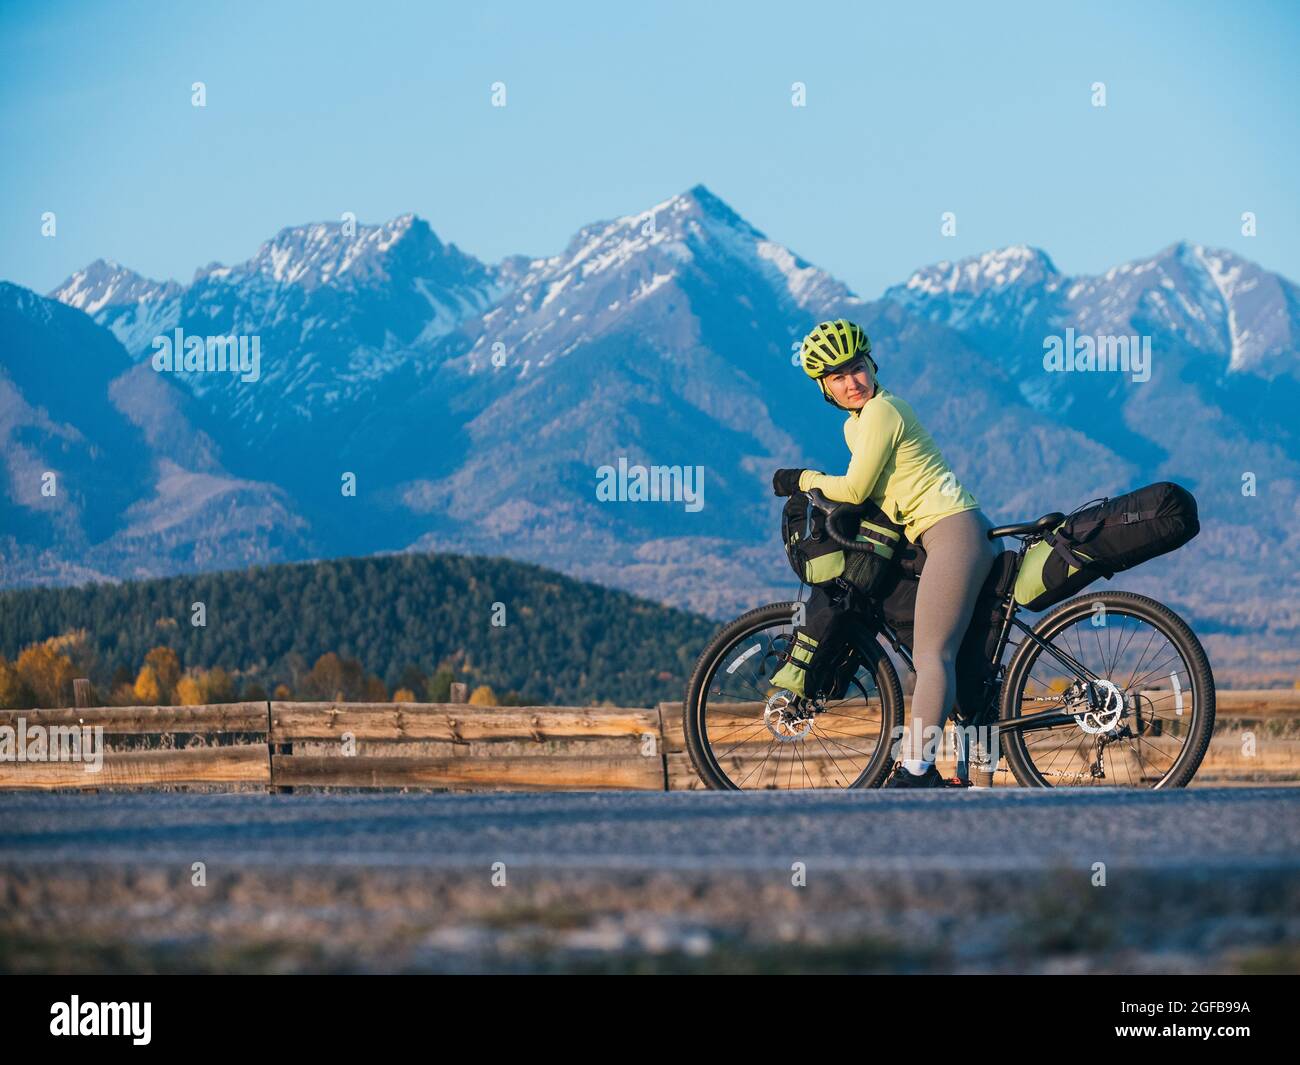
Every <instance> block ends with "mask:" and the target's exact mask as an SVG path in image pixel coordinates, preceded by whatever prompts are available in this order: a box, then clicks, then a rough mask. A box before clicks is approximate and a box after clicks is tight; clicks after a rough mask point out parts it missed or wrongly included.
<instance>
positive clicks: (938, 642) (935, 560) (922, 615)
mask: <svg viewBox="0 0 1300 1065" xmlns="http://www.w3.org/2000/svg"><path fill="white" fill-rule="evenodd" d="M992 527H993V525H992V523H991V522H990V521H989V520H988V518H986V517H985V516H984V512H983V511H981V510H964V511H962V512H961V513H960V514H950V515H949V516H948V517H946V518H941V519H940V520H939V521H937V522H935V523H934V524H933V525H931V526H930V528H928V529H926V530H925V532H923V533H922V534H921V538H920V544H921V546H922V547H923V548H924V549H925V567H924V568H923V569H922V570H921V580H920V584H919V585H918V587H917V590H916V632H915V637H914V639H913V644H914V646H913V648H912V661H913V664H914V665H915V666H916V690H915V691H914V692H913V693H912V709H911V714H910V716H908V717H905V720H904V724H905V725H907V726H909V728H908V733H907V734H905V735H904V738H903V740H902V741H901V742H900V744H899V747H898V755H897V757H899V758H901V759H908V758H916V759H924V760H926V761H931V762H932V761H934V760H935V757H934V754H935V742H934V741H935V739H936V738H937V736H938V733H937V732H936V733H934V734H932V735H927V733H926V729H928V728H932V727H935V726H938V727H942V726H943V724H944V722H945V721H947V719H948V711H949V710H950V709H951V708H952V705H953V701H954V699H955V698H956V695H957V669H956V665H957V648H958V647H960V646H961V641H962V637H963V636H965V634H966V627H967V626H968V625H969V624H970V619H971V615H972V613H974V610H975V599H976V597H977V596H978V595H979V591H980V588H981V587H982V586H983V584H984V579H985V578H986V577H987V576H988V574H989V570H990V569H992V568H993V560H994V559H995V558H996V557H997V550H996V548H995V546H994V544H992V543H991V542H990V541H989V539H988V536H987V535H986V534H987V532H988V530H989V529H991V528H992ZM927 741H928V742H927ZM923 745H924V749H923Z"/></svg>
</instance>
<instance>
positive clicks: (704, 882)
mask: <svg viewBox="0 0 1300 1065" xmlns="http://www.w3.org/2000/svg"><path fill="white" fill-rule="evenodd" d="M196 863H197V864H196ZM199 868H201V869H202V875H201V876H198V875H196V873H195V870H196V869H199ZM0 971H3V972H24V973H25V972H50V971H56V972H122V971H147V972H228V971H239V972H293V971H310V972H322V971H324V972H353V971H363V972H418V971H441V972H447V971H450V972H499V971H525V972H536V971H565V972H574V971H580V972H628V971H635V972H647V971H648V972H682V971H701V972H714V971H732V972H933V971H944V972H952V971H956V972H999V971H1000V972H1045V973H1050V972H1134V971H1137V972H1150V973H1153V974H1155V973H1175V972H1290V973H1293V972H1296V971H1300V789H1295V790H1293V789H1287V788H1240V787H1233V788H1223V789H1216V788H1200V789H1190V790H1178V791H1171V792H1151V791H1120V790H1102V789H1096V790H1090V789H1055V790H1028V789H1014V790H1013V789H1007V790H1003V791H998V790H996V789H995V790H987V791H983V790H982V791H962V792H955V791H925V792H913V793H905V794H904V793H892V792H885V791H881V790H870V791H862V792H829V791H827V792H817V791H812V792H788V793H780V792H767V793H726V792H683V793H673V794H662V793H639V792H638V793H631V792H588V793H563V794H554V793H552V794H534V793H528V794H522V793H521V794H439V793H420V794H408V795H399V794H362V795H356V794H348V795H340V794H330V795H322V794H297V795H265V794H254V793H247V794H203V795H199V794H182V793H170V794H158V793H118V794H107V793H106V794H97V795H75V794H53V795H41V794H11V795H6V796H3V797H0Z"/></svg>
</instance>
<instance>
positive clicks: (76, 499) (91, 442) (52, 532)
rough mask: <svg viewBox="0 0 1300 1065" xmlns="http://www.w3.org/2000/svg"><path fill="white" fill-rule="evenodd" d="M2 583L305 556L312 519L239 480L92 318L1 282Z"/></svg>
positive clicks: (193, 419) (187, 400)
mask: <svg viewBox="0 0 1300 1065" xmlns="http://www.w3.org/2000/svg"><path fill="white" fill-rule="evenodd" d="M0 337H3V341H4V344H3V350H4V362H3V364H2V365H0V443H2V444H3V455H4V467H5V473H6V477H5V478H4V480H3V483H2V484H0V512H2V513H3V515H4V520H3V524H2V526H0V575H2V576H0V579H2V580H3V583H4V584H5V585H17V584H43V583H44V584H49V583H71V582H80V581H84V580H91V579H98V580H103V579H111V578H121V577H133V576H161V575H164V574H169V573H176V572H186V571H194V570H202V569H215V568H229V567H238V566H245V565H249V564H250V563H258V562H272V561H279V560H282V559H286V558H291V557H301V556H302V554H303V553H304V551H305V550H306V549H307V542H306V539H305V538H304V535H303V533H304V531H305V522H304V521H303V520H302V519H301V518H300V517H298V516H297V515H296V514H295V513H294V512H293V510H292V505H291V503H290V501H289V499H288V496H287V493H286V492H285V491H284V490H283V489H281V488H279V487H277V486H276V485H274V484H271V483H269V481H257V480H251V479H246V478H241V477H236V476H232V475H231V474H230V473H229V472H228V471H227V470H226V469H225V468H224V467H223V466H222V463H221V459H220V447H219V445H218V444H217V443H216V442H215V441H214V440H213V439H212V437H211V436H210V435H209V434H208V433H207V432H206V431H205V430H204V429H203V428H201V427H200V423H201V421H202V418H201V416H196V415H198V414H199V412H197V411H196V409H195V407H196V404H195V403H194V401H193V399H192V398H191V397H189V396H188V395H187V394H186V392H185V391H184V390H183V389H181V388H179V387H178V386H177V385H175V384H174V383H173V382H171V381H169V380H167V379H166V378H164V377H160V376H159V375H157V374H155V373H153V372H152V370H150V369H149V368H148V367H145V366H132V364H131V360H130V359H129V357H128V356H127V354H126V352H125V351H124V350H123V349H122V347H121V345H120V344H119V343H118V342H117V340H116V339H115V338H114V337H113V336H112V335H111V334H110V333H109V332H108V331H107V330H106V329H104V328H102V327H101V326H98V325H96V324H95V323H94V322H93V321H91V319H90V318H88V317H86V315H84V314H82V313H80V312H79V311H77V310H74V309H72V308H69V307H65V306H63V305H62V304H60V303H57V302H55V301H53V300H49V299H45V298H43V297H41V296H38V295H37V294H36V293H34V292H30V291H28V290H26V289H23V288H19V287H18V286H17V285H11V284H8V283H6V282H0Z"/></svg>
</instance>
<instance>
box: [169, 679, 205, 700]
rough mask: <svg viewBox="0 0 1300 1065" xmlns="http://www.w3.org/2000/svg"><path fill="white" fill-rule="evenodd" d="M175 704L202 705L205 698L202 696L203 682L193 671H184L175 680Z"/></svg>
mask: <svg viewBox="0 0 1300 1065" xmlns="http://www.w3.org/2000/svg"><path fill="white" fill-rule="evenodd" d="M175 699H176V705H177V706H202V705H203V704H204V703H205V702H207V700H206V699H205V698H204V697H203V682H202V681H201V680H200V679H199V678H198V677H196V676H195V675H194V674H193V673H186V674H185V675H184V676H182V677H181V679H180V680H178V681H177V682H176V694H175Z"/></svg>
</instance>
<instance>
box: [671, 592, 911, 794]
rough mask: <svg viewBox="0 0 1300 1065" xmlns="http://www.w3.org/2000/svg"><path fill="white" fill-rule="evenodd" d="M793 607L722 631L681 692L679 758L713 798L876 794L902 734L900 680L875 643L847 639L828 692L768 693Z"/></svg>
mask: <svg viewBox="0 0 1300 1065" xmlns="http://www.w3.org/2000/svg"><path fill="white" fill-rule="evenodd" d="M801 605H802V604H799V603H772V604H770V605H768V606H764V607H758V608H757V609H755V610H751V611H749V613H747V614H743V615H742V616H741V617H739V618H737V619H736V620H735V621H733V622H731V623H730V624H728V625H726V626H725V627H724V628H723V629H721V630H720V631H719V632H718V634H717V635H716V636H715V637H714V638H713V640H712V642H711V643H710V644H709V646H708V647H706V648H705V650H704V653H703V654H701V655H700V658H699V661H698V663H697V664H696V667H695V671H694V673H693V674H692V676H691V679H690V682H689V683H688V684H687V687H686V697H685V699H684V701H683V706H682V710H683V724H684V727H685V732H686V749H687V751H689V753H690V756H691V761H692V763H693V764H694V766H695V770H696V772H697V773H698V774H699V776H700V779H701V780H702V781H703V782H704V783H705V784H706V785H707V786H708V787H710V788H715V789H719V790H737V791H740V790H754V789H762V790H773V789H799V788H863V787H876V786H878V785H879V784H880V782H881V781H882V780H883V779H884V777H885V775H886V774H887V772H888V770H889V768H890V765H891V759H890V743H891V742H892V739H891V737H892V736H893V735H894V732H893V730H894V728H895V726H901V722H902V714H903V692H902V687H901V685H900V684H899V682H898V674H897V673H896V672H895V671H894V667H893V665H892V664H891V663H890V661H889V659H888V657H887V656H886V655H885V654H884V651H883V649H882V648H881V647H880V646H879V644H877V643H876V642H875V641H874V639H872V640H868V639H867V638H866V635H865V633H857V634H854V635H852V636H851V637H850V638H849V640H848V642H847V643H846V646H845V649H844V651H843V652H842V654H841V657H840V660H839V662H838V663H837V665H836V668H835V669H833V670H831V671H830V680H829V681H828V684H829V685H830V688H831V690H830V691H827V692H823V693H819V695H818V696H817V697H816V698H813V699H795V698H792V697H791V696H790V693H788V692H785V693H784V694H782V693H781V692H780V691H778V689H775V688H773V687H772V686H771V684H770V683H769V681H770V678H771V677H772V675H773V674H774V673H775V672H776V671H777V670H778V669H779V668H780V665H781V662H780V659H781V656H782V654H783V653H784V652H785V650H786V648H787V647H788V646H789V644H790V641H791V639H793V636H794V628H795V626H794V616H795V610H796V609H797V608H798V607H799V606H801Z"/></svg>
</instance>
